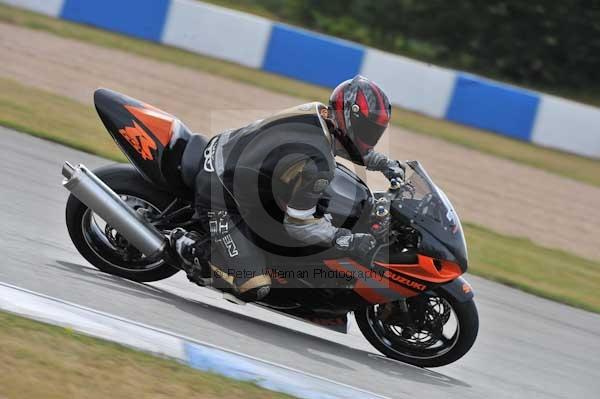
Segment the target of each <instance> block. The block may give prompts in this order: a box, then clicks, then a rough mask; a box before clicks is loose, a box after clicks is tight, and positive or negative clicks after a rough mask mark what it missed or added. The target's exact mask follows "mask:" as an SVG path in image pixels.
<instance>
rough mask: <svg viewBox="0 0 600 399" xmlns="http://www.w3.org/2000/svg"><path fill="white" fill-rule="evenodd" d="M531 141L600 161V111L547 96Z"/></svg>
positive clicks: (543, 100) (543, 99) (542, 102)
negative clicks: (599, 159)
mask: <svg viewBox="0 0 600 399" xmlns="http://www.w3.org/2000/svg"><path fill="white" fill-rule="evenodd" d="M531 140H532V141H533V142H534V143H535V144H539V145H542V146H545V147H552V148H556V149H559V150H563V151H569V152H573V153H575V154H581V155H585V156H588V157H594V158H600V109H598V108H595V107H591V106H589V105H585V104H580V103H576V102H574V101H569V100H565V99H563V98H559V97H555V96H550V95H546V94H545V95H543V96H542V99H541V102H540V105H539V108H538V113H537V119H536V122H535V125H534V128H533V134H532V137H531Z"/></svg>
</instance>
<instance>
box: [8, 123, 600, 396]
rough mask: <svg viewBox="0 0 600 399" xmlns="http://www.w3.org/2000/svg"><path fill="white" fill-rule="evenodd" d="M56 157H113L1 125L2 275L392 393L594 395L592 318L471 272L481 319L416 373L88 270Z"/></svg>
mask: <svg viewBox="0 0 600 399" xmlns="http://www.w3.org/2000/svg"><path fill="white" fill-rule="evenodd" d="M64 160H69V161H71V162H73V163H80V162H81V163H84V164H85V165H86V166H88V167H91V168H93V167H97V166H100V165H103V164H106V163H108V162H110V161H107V160H104V159H101V158H98V157H93V156H90V155H88V154H84V153H82V152H79V151H76V150H73V149H69V148H67V147H64V146H60V145H57V144H54V143H50V142H47V141H43V140H40V139H37V138H33V137H30V136H27V135H24V134H20V133H16V132H14V131H10V130H8V129H4V128H0V223H1V224H0V225H1V226H2V227H1V228H0V255H1V257H2V259H1V263H0V281H2V282H5V283H9V284H13V285H16V286H19V287H23V288H26V289H29V290H33V291H36V292H40V293H43V294H46V295H50V296H53V297H56V298H60V299H63V300H67V301H70V302H75V303H78V304H81V305H83V306H87V307H90V308H93V309H97V310H100V311H103V312H108V313H111V314H114V315H117V316H120V317H126V318H129V319H132V320H134V321H138V322H142V323H145V324H149V325H152V326H155V327H158V328H162V329H166V330H169V331H173V332H175V333H179V334H183V335H186V336H189V337H192V338H195V339H198V340H202V341H205V342H208V343H211V344H215V345H219V346H222V347H226V348H230V349H232V350H236V351H239V352H242V353H246V354H249V355H252V356H256V357H259V358H262V359H265V360H269V361H273V362H277V363H280V364H284V365H287V366H290V367H293V368H296V369H300V370H303V371H307V372H310V373H313V374H317V375H319V376H322V377H326V378H329V379H332V380H335V381H339V382H342V383H346V384H349V385H352V386H355V387H357V388H362V389H366V390H368V391H371V392H374V393H377V394H380V395H384V396H387V397H391V398H412V397H422V398H461V399H464V398H481V397H486V398H596V397H599V396H600V316H598V315H596V314H592V313H588V312H584V311H581V310H578V309H573V308H571V307H568V306H564V305H561V304H558V303H554V302H551V301H547V300H544V299H540V298H537V297H535V296H532V295H528V294H525V293H522V292H520V291H517V290H514V289H512V288H508V287H505V286H502V285H499V284H495V283H492V282H488V281H486V280H483V279H481V278H476V277H474V276H468V279H469V281H470V282H471V283H472V285H473V288H474V290H475V293H476V300H477V304H478V306H479V312H480V319H481V328H480V332H479V339H478V341H477V342H476V344H475V346H474V348H473V349H472V351H471V352H470V353H469V354H467V356H466V357H464V358H463V359H461V360H459V361H458V362H457V363H455V364H453V365H450V366H446V367H442V368H438V369H435V370H425V369H419V368H416V367H412V366H409V365H405V364H402V363H399V362H396V361H391V360H388V359H385V358H383V357H382V356H380V355H378V354H377V352H376V351H375V350H374V349H373V348H371V347H370V345H369V344H368V343H367V342H366V341H365V340H364V339H363V338H361V337H360V336H359V335H358V333H357V332H356V331H354V330H353V331H352V333H351V334H349V335H343V334H339V333H335V332H330V331H328V330H325V329H322V328H320V327H317V326H313V325H311V324H308V323H304V322H301V321H298V320H295V319H291V318H288V317H286V316H283V315H279V314H275V313H272V312H269V311H267V310H265V309H262V308H260V307H258V306H254V305H246V306H237V305H233V304H230V303H228V302H225V301H223V300H222V299H221V298H220V296H219V295H218V294H217V293H216V292H214V291H210V290H207V289H201V288H198V287H195V286H193V285H191V284H189V283H188V282H187V281H186V280H185V278H184V277H183V276H182V275H181V274H178V275H176V276H174V277H172V278H171V279H169V280H166V281H162V282H158V283H154V284H151V285H145V284H138V283H133V282H130V281H127V280H123V279H120V278H117V277H113V276H110V275H106V274H103V273H101V272H98V271H96V270H95V269H93V268H92V267H91V266H90V265H89V264H87V262H86V261H85V260H84V259H83V258H82V257H81V256H80V255H79V254H78V253H77V251H76V250H75V248H74V247H73V245H72V244H71V242H70V240H69V238H68V233H67V231H66V227H65V223H64V206H65V201H66V198H67V194H68V193H67V191H66V190H65V189H63V188H62V187H61V180H62V177H61V175H60V169H61V164H62V162H63V161H64Z"/></svg>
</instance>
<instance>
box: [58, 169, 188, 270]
mask: <svg viewBox="0 0 600 399" xmlns="http://www.w3.org/2000/svg"><path fill="white" fill-rule="evenodd" d="M94 173H95V174H96V176H98V178H100V180H102V181H103V182H104V183H106V184H107V185H108V186H109V187H110V188H111V189H113V190H114V191H115V192H116V193H117V194H119V196H120V197H121V199H122V200H123V201H125V202H126V203H127V204H128V205H129V206H131V207H132V208H133V209H134V210H136V211H138V212H140V213H144V212H150V213H154V214H158V213H159V212H160V211H162V210H164V209H165V208H166V207H167V206H168V205H169V204H170V203H172V202H173V200H174V199H175V197H174V196H172V195H171V194H169V193H166V192H164V191H160V190H158V189H157V188H156V187H155V186H154V185H152V184H151V183H149V182H148V181H146V180H145V179H144V178H143V177H142V176H141V175H140V174H139V172H138V171H137V170H136V169H135V168H134V167H133V166H132V165H128V164H116V165H109V166H105V167H102V168H98V169H96V170H94ZM66 221H67V228H68V230H69V235H70V236H71V240H72V241H73V244H75V247H76V248H77V250H78V251H79V253H80V254H81V255H82V256H83V257H84V258H85V259H86V260H87V261H88V262H90V263H91V264H92V265H94V266H95V267H97V268H98V269H100V270H102V271H103V272H106V273H109V274H113V275H116V276H120V277H124V278H127V279H129V280H134V281H139V282H150V281H158V280H163V279H165V278H168V277H171V276H172V275H174V274H175V273H177V272H178V269H176V268H174V267H172V266H170V265H168V264H167V263H165V262H164V261H163V260H162V259H151V258H148V257H146V256H145V255H143V254H142V253H141V252H139V251H138V250H137V249H136V248H134V247H133V246H131V245H129V243H128V242H127V240H125V239H124V237H122V236H121V235H120V234H119V232H118V231H116V230H115V229H114V228H112V227H111V226H110V225H109V224H107V223H106V222H105V221H104V220H103V219H102V218H100V216H98V215H97V214H96V213H95V212H94V211H92V210H91V209H89V208H88V207H87V206H86V205H85V204H83V203H82V202H81V201H79V200H78V199H77V198H76V197H75V196H74V195H70V196H69V199H68V201H67V208H66Z"/></svg>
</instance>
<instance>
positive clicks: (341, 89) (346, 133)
mask: <svg viewBox="0 0 600 399" xmlns="http://www.w3.org/2000/svg"><path fill="white" fill-rule="evenodd" d="M329 108H330V111H331V113H332V115H331V117H332V119H333V120H334V121H335V124H336V127H337V129H336V138H337V139H338V141H339V142H340V144H342V146H343V147H344V149H345V150H346V152H348V154H349V155H350V157H351V159H352V160H353V161H354V162H357V163H361V164H362V163H363V162H362V157H363V156H364V155H365V154H366V153H367V152H368V151H370V150H371V149H372V148H373V147H374V146H375V144H377V142H378V141H379V138H380V137H381V135H382V134H383V132H384V131H385V129H386V128H387V127H388V124H389V122H390V117H391V115H392V107H391V106H390V101H389V100H388V98H387V96H386V95H385V93H384V92H383V90H381V88H379V86H377V85H376V84H375V83H373V82H371V81H370V80H369V79H367V78H365V77H364V76H360V75H357V76H355V77H354V78H353V79H351V80H346V81H345V82H342V83H340V84H339V85H338V87H336V88H335V89H334V90H333V93H331V97H330V98H329Z"/></svg>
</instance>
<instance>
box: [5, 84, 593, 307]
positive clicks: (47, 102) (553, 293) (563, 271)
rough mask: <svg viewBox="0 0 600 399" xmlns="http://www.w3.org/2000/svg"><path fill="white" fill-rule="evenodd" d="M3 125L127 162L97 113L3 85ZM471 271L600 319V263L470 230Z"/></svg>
mask: <svg viewBox="0 0 600 399" xmlns="http://www.w3.org/2000/svg"><path fill="white" fill-rule="evenodd" d="M0 124H1V125H5V126H10V127H14V128H15V129H18V130H21V131H24V132H28V133H30V134H33V135H36V136H39V137H42V138H46V139H50V140H53V141H57V142H60V143H63V144H66V145H70V146H73V147H76V148H78V149H81V150H83V151H87V152H91V153H94V154H98V155H102V156H104V157H107V158H110V159H113V160H117V161H122V160H124V157H123V155H122V154H121V152H120V151H119V150H118V149H117V147H116V145H115V144H114V143H113V141H112V139H111V138H110V136H109V134H108V133H106V132H105V131H104V129H103V127H102V124H101V122H100V120H99V118H98V117H97V116H96V115H95V113H94V111H93V109H92V107H87V106H84V105H82V104H80V103H78V102H76V101H73V100H70V99H65V98H63V97H61V96H58V95H55V94H51V93H47V92H45V91H42V90H38V89H33V88H30V87H27V86H23V85H21V84H19V83H16V82H13V81H10V80H6V79H0ZM465 227H466V234H467V241H468V243H469V252H470V260H471V267H470V271H471V272H472V273H474V274H478V275H481V276H483V277H487V278H490V279H493V280H497V281H499V282H502V283H504V284H508V285H511V286H514V287H518V288H520V289H523V290H525V291H528V292H531V293H534V294H537V295H540V296H544V297H547V298H550V299H554V300H557V301H560V302H564V303H567V304H570V305H573V306H578V307H581V308H584V309H587V310H591V311H595V312H598V313H600V296H598V295H597V290H598V287H600V262H594V261H590V260H586V259H583V258H580V257H577V256H575V255H571V254H568V253H564V252H560V251H555V250H551V249H547V248H543V247H540V246H538V245H536V244H534V243H532V242H531V241H529V240H526V239H521V238H514V237H509V236H504V235H501V234H497V233H494V232H492V231H490V230H487V229H485V228H482V227H478V226H475V225H466V226H465Z"/></svg>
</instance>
